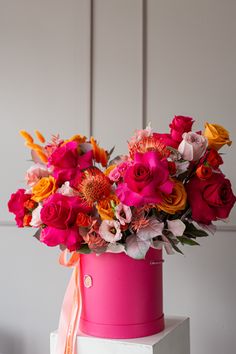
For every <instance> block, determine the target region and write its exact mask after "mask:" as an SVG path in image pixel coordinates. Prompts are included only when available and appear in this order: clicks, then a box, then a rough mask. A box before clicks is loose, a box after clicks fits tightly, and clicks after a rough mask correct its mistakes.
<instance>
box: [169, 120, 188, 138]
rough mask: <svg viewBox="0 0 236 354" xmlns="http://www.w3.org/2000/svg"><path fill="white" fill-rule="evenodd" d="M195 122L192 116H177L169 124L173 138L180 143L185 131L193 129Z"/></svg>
mask: <svg viewBox="0 0 236 354" xmlns="http://www.w3.org/2000/svg"><path fill="white" fill-rule="evenodd" d="M193 122H194V120H193V118H191V117H184V116H175V117H174V118H173V120H172V122H171V123H170V125H169V127H170V135H171V138H172V139H173V140H174V141H177V142H178V143H180V142H181V141H182V135H183V133H188V132H190V131H191V129H192V125H193Z"/></svg>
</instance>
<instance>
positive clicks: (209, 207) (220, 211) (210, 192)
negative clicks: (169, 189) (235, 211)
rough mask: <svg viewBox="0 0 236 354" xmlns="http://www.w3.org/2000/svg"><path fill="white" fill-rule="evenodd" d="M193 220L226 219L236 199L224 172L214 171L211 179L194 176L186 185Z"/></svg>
mask: <svg viewBox="0 0 236 354" xmlns="http://www.w3.org/2000/svg"><path fill="white" fill-rule="evenodd" d="M186 190H187V194H188V200H189V204H190V207H191V209H192V218H193V220H195V221H197V222H200V223H203V224H210V223H211V221H213V220H217V219H226V218H227V217H228V216H229V213H230V210H231V209H232V208H233V206H234V203H235V201H236V197H235V196H234V194H233V192H232V188H231V183H230V181H229V180H228V179H226V178H225V177H224V175H223V174H220V173H214V174H213V175H212V176H211V177H210V178H209V179H206V180H203V179H200V178H198V177H197V176H195V177H193V178H192V179H191V180H190V182H189V183H188V184H187V185H186Z"/></svg>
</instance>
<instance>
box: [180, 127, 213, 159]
mask: <svg viewBox="0 0 236 354" xmlns="http://www.w3.org/2000/svg"><path fill="white" fill-rule="evenodd" d="M207 144H208V143H207V138H205V137H204V136H203V135H200V134H197V133H193V132H189V133H184V134H183V140H182V142H181V143H180V145H179V148H178V151H179V152H180V153H181V155H182V157H183V159H184V160H187V161H197V160H199V159H200V158H201V156H202V155H203V154H204V153H205V151H206V149H207Z"/></svg>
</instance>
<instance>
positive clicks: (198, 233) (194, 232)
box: [184, 222, 209, 238]
mask: <svg viewBox="0 0 236 354" xmlns="http://www.w3.org/2000/svg"><path fill="white" fill-rule="evenodd" d="M185 225H186V229H185V231H184V235H186V236H188V237H191V238H196V237H207V236H209V235H208V233H207V232H206V231H204V230H201V229H198V228H196V226H194V224H193V223H189V222H185Z"/></svg>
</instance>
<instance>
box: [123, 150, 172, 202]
mask: <svg viewBox="0 0 236 354" xmlns="http://www.w3.org/2000/svg"><path fill="white" fill-rule="evenodd" d="M173 185H174V184H173V182H172V181H171V180H170V178H169V170H168V162H167V160H166V159H162V160H160V158H159V155H158V152H156V151H149V152H146V153H144V154H142V153H136V154H135V156H134V161H133V164H132V165H131V166H130V167H128V169H127V170H126V172H125V174H124V179H123V183H119V184H118V187H117V189H116V194H117V196H118V198H119V199H120V201H121V202H122V203H123V204H125V205H128V206H137V207H139V206H143V205H145V204H150V203H159V202H161V200H162V193H165V194H170V193H171V192H172V189H173Z"/></svg>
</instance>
